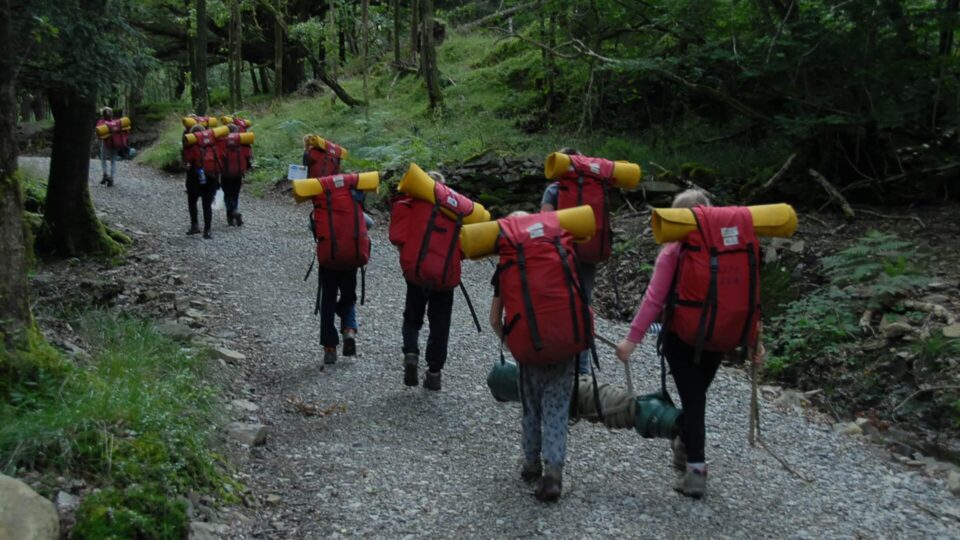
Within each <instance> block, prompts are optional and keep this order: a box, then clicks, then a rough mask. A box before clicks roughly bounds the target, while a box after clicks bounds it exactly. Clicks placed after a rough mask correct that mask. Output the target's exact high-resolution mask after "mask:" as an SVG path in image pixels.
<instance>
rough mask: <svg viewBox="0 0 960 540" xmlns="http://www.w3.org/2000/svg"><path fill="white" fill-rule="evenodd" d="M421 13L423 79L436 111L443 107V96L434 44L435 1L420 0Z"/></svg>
mask: <svg viewBox="0 0 960 540" xmlns="http://www.w3.org/2000/svg"><path fill="white" fill-rule="evenodd" d="M420 13H421V17H422V21H421V23H422V25H423V32H421V34H422V35H423V46H422V48H421V51H420V57H421V58H422V61H421V63H422V65H423V79H424V82H426V83H427V94H428V95H429V96H430V108H431V109H436V108H437V107H440V106H441V105H443V94H442V93H441V92H440V73H439V70H438V68H437V48H436V47H435V45H434V42H433V0H420Z"/></svg>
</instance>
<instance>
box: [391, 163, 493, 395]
mask: <svg viewBox="0 0 960 540" xmlns="http://www.w3.org/2000/svg"><path fill="white" fill-rule="evenodd" d="M427 175H428V176H430V178H432V179H433V181H434V182H436V183H437V185H436V186H435V188H434V189H435V190H437V191H435V192H434V193H435V197H436V198H437V200H436V201H435V202H432V203H431V202H427V201H423V200H417V199H414V198H413V197H411V196H409V195H401V196H398V197H396V198H394V200H393V201H392V214H391V218H390V242H391V243H393V244H394V245H395V246H397V248H398V249H399V250H400V267H401V268H402V269H403V275H404V279H405V280H406V282H407V296H406V299H405V301H404V308H403V328H402V334H403V349H402V350H403V383H404V384H405V385H407V386H416V385H417V384H418V382H419V378H418V377H419V376H418V373H417V364H418V363H419V361H420V329H421V328H423V316H424V314H426V316H427V319H428V320H429V321H430V335H429V337H428V338H427V350H426V354H425V357H426V360H427V368H428V369H427V372H426V374H425V375H424V379H423V387H424V388H426V389H428V390H434V391H438V390H440V386H441V377H440V374H441V370H443V367H444V365H445V364H446V362H447V343H448V341H449V338H450V317H451V315H452V314H453V292H454V289H455V288H456V287H457V286H458V285H460V268H461V267H460V261H461V259H462V258H463V252H462V251H461V250H460V241H459V238H460V225H461V222H462V217H463V216H464V215H467V214H469V213H470V212H471V211H472V210H473V202H472V201H471V200H470V199H467V198H466V197H464V196H462V195H460V194H459V193H456V192H455V191H453V190H452V189H449V188H447V187H446V186H445V185H444V184H445V180H444V178H443V175H441V174H440V173H439V172H437V171H430V172H428V173H427ZM449 201H453V203H454V204H452V205H451V206H444V205H445V204H447V205H449V204H450V203H449ZM453 209H456V212H458V213H456V214H452V215H459V216H460V218H457V219H454V218H453V217H451V214H447V213H446V212H451V213H452V212H454V210H453ZM470 309H471V311H472V310H473V307H472V306H471V307H470ZM477 324H478V330H479V323H477Z"/></svg>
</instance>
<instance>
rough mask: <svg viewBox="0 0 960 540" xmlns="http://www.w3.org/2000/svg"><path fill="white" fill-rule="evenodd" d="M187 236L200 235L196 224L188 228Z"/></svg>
mask: <svg viewBox="0 0 960 540" xmlns="http://www.w3.org/2000/svg"><path fill="white" fill-rule="evenodd" d="M187 234H188V235H190V234H200V227H197V224H196V223H194V224H193V225H191V226H190V230H188V231H187Z"/></svg>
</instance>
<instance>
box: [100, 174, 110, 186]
mask: <svg viewBox="0 0 960 540" xmlns="http://www.w3.org/2000/svg"><path fill="white" fill-rule="evenodd" d="M109 181H110V177H109V176H107V175H103V178H102V179H101V180H100V185H101V186H105V185H107V182H109Z"/></svg>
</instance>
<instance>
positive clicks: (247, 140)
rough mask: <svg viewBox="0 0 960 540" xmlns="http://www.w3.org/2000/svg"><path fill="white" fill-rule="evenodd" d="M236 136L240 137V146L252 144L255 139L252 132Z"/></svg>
mask: <svg viewBox="0 0 960 540" xmlns="http://www.w3.org/2000/svg"><path fill="white" fill-rule="evenodd" d="M237 135H240V144H253V141H254V139H255V136H254V133H253V132H252V131H245V132H243V133H237Z"/></svg>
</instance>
